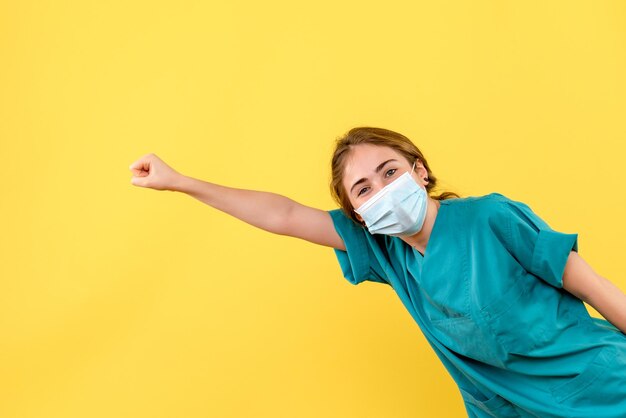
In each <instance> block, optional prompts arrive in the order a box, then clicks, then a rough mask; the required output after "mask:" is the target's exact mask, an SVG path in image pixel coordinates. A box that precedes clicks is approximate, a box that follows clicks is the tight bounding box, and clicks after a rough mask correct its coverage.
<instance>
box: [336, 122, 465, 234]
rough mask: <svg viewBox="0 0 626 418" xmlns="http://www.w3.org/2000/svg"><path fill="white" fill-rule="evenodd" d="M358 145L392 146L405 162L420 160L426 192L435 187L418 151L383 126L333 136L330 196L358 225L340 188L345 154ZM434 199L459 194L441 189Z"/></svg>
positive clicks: (396, 133) (428, 169)
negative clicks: (426, 182)
mask: <svg viewBox="0 0 626 418" xmlns="http://www.w3.org/2000/svg"><path fill="white" fill-rule="evenodd" d="M359 144H371V145H379V146H385V147H389V148H393V149H394V150H396V151H397V152H399V153H400V154H401V155H403V156H404V157H405V158H406V160H407V161H408V162H409V164H411V165H412V164H413V163H414V162H417V161H421V162H422V164H423V166H424V168H425V169H426V171H427V172H428V184H426V186H425V187H426V192H427V193H428V194H429V195H430V191H431V190H432V189H434V188H435V187H436V186H437V177H435V175H434V174H433V172H432V171H431V170H430V167H429V166H428V162H427V161H426V158H424V155H423V154H422V152H421V151H420V150H419V148H417V147H416V146H415V144H413V142H411V140H410V139H409V138H407V137H406V136H404V135H402V134H400V133H398V132H394V131H390V130H388V129H383V128H374V127H367V126H361V127H356V128H352V129H350V130H349V131H348V132H347V133H346V134H345V135H343V136H341V137H339V138H337V140H336V145H335V151H334V152H333V158H332V161H331V172H332V178H331V181H330V191H331V194H332V196H333V199H335V201H336V202H337V203H338V204H339V206H341V208H342V209H343V211H344V213H345V214H346V215H347V216H348V217H349V218H351V219H352V220H353V221H354V222H356V223H358V224H359V225H363V223H362V222H360V221H359V220H358V218H357V217H356V214H355V212H354V210H353V209H354V208H353V206H352V204H351V203H350V199H349V198H348V192H347V191H346V190H345V188H344V187H343V175H344V170H345V165H346V160H347V157H348V156H349V155H350V150H351V149H352V147H354V146H356V145H359ZM430 197H431V198H432V199H435V200H445V199H450V198H454V197H456V198H458V197H460V196H459V195H458V194H456V193H454V192H449V191H446V192H443V193H441V194H439V195H437V196H430Z"/></svg>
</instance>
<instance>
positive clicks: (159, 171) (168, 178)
mask: <svg viewBox="0 0 626 418" xmlns="http://www.w3.org/2000/svg"><path fill="white" fill-rule="evenodd" d="M129 169H130V170H131V171H132V172H133V177H132V178H131V179H130V182H131V184H133V185H134V186H139V187H147V188H150V189H155V190H170V191H174V190H175V186H176V184H178V182H179V181H180V179H181V177H183V176H182V175H181V174H180V173H179V172H177V171H176V170H174V169H173V168H172V167H170V166H169V165H167V164H165V162H164V161H163V160H161V159H160V158H159V157H157V156H156V155H155V154H146V155H144V156H143V157H141V158H139V159H138V160H137V161H135V162H134V163H132V164H131V165H130V167H129Z"/></svg>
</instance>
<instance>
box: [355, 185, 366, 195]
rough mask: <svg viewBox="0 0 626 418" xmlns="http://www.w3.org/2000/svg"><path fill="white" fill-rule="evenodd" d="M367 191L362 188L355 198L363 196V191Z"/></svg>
mask: <svg viewBox="0 0 626 418" xmlns="http://www.w3.org/2000/svg"><path fill="white" fill-rule="evenodd" d="M365 189H367V187H363V188H362V189H361V190H359V194H357V196H361V195H362V194H363V190H365Z"/></svg>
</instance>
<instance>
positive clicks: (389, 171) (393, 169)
mask: <svg viewBox="0 0 626 418" xmlns="http://www.w3.org/2000/svg"><path fill="white" fill-rule="evenodd" d="M396 170H397V168H392V169H390V170H387V174H389V173H391V172H392V171H393V173H391V175H392V176H393V175H394V174H395V172H396ZM387 177H389V176H387Z"/></svg>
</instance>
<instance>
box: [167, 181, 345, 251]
mask: <svg viewBox="0 0 626 418" xmlns="http://www.w3.org/2000/svg"><path fill="white" fill-rule="evenodd" d="M176 190H177V191H180V192H183V193H186V194H188V195H189V196H191V197H194V198H196V199H198V200H200V201H201V202H204V203H206V204H207V205H209V206H212V207H214V208H215V209H218V210H220V211H222V212H225V213H228V214H229V215H232V216H234V217H236V218H238V219H240V220H242V221H244V222H246V223H248V224H250V225H253V226H256V227H257V228H261V229H263V230H265V231H268V232H272V233H274V234H280V235H288V236H292V237H296V238H301V239H304V240H307V241H310V242H313V243H315V244H320V245H325V246H329V247H334V248H338V249H342V250H345V246H344V243H343V240H342V239H341V237H340V236H339V234H338V233H337V231H336V230H335V226H334V225H333V221H332V218H331V217H330V214H329V213H328V212H326V211H323V210H320V209H316V208H312V207H309V206H305V205H302V204H300V203H298V202H296V201H294V200H292V199H290V198H288V197H285V196H282V195H279V194H276V193H272V192H263V191H257V190H246V189H236V188H232V187H226V186H221V185H218V184H214V183H209V182H207V181H203V180H199V179H195V178H192V177H187V176H182V177H181V178H180V179H178V181H177V183H176Z"/></svg>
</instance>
